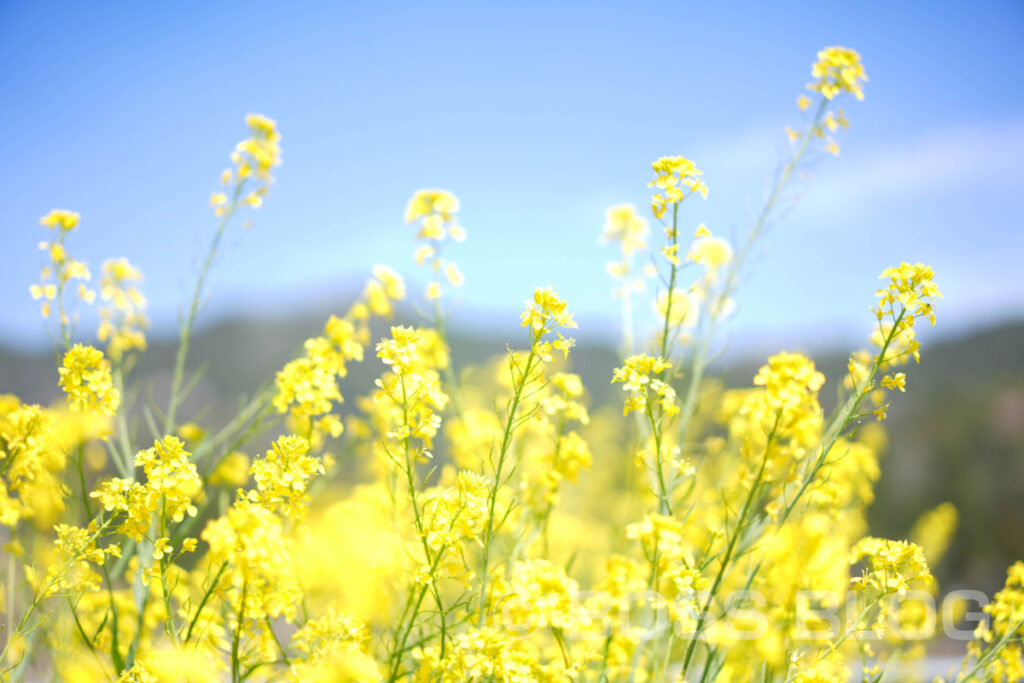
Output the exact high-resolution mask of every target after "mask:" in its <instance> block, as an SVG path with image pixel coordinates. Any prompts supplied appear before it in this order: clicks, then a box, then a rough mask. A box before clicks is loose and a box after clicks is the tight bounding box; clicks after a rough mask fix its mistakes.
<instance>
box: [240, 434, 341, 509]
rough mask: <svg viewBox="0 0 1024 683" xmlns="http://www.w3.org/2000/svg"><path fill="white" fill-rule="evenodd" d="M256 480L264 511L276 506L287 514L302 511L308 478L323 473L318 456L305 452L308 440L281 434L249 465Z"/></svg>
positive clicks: (304, 504)
mask: <svg viewBox="0 0 1024 683" xmlns="http://www.w3.org/2000/svg"><path fill="white" fill-rule="evenodd" d="M249 474H251V475H252V477H253V479H254V480H255V482H256V489H257V491H258V495H257V496H256V497H255V498H254V499H255V500H258V501H259V502H260V503H261V504H262V505H263V506H264V507H266V508H267V509H268V510H271V511H274V510H277V509H278V508H280V509H281V511H282V512H284V514H285V515H286V516H288V517H293V518H298V517H302V516H303V515H304V514H305V513H306V503H307V501H308V500H309V493H307V491H306V489H307V488H308V485H309V484H308V482H309V479H310V478H311V477H312V476H313V475H314V474H324V466H323V463H322V462H321V461H320V459H319V458H316V457H314V456H312V455H310V454H309V442H308V441H307V440H306V439H304V438H302V437H301V436H294V435H292V436H282V437H281V438H280V439H278V440H277V441H275V442H274V444H273V446H272V447H271V449H270V450H269V451H267V453H266V455H265V456H264V457H262V458H257V459H256V460H255V461H253V463H252V467H250V468H249Z"/></svg>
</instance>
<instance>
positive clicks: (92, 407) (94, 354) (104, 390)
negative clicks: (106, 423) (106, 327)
mask: <svg viewBox="0 0 1024 683" xmlns="http://www.w3.org/2000/svg"><path fill="white" fill-rule="evenodd" d="M59 372H60V386H61V388H62V389H63V390H64V393H66V394H67V395H68V403H69V404H70V406H71V409H72V410H80V411H96V412H99V413H102V414H103V415H113V414H115V413H116V412H117V407H118V405H119V404H120V402H121V393H120V392H119V391H118V390H117V389H116V388H114V382H113V379H112V378H111V375H110V363H109V362H108V361H107V359H106V358H104V357H103V352H102V351H100V350H99V349H96V348H94V347H92V346H84V345H82V344H75V345H74V346H73V347H71V349H69V350H68V352H67V353H65V354H64V362H63V364H62V365H61V367H60V369H59Z"/></svg>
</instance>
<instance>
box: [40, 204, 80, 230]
mask: <svg viewBox="0 0 1024 683" xmlns="http://www.w3.org/2000/svg"><path fill="white" fill-rule="evenodd" d="M78 220H79V215H78V214H77V213H75V212H74V211H67V210H65V209H53V210H52V211H50V213H48V214H46V215H45V216H43V217H42V218H40V219H39V224H40V225H43V226H45V227H47V228H57V229H58V230H62V231H64V232H70V231H72V230H74V229H75V228H76V227H77V226H78Z"/></svg>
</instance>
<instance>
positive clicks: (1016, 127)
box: [806, 120, 1024, 212]
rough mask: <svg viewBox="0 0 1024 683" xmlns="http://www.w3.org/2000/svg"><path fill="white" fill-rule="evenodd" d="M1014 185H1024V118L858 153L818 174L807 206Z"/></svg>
mask: <svg viewBox="0 0 1024 683" xmlns="http://www.w3.org/2000/svg"><path fill="white" fill-rule="evenodd" d="M840 144H841V141H840ZM1014 186H1015V187H1017V188H1021V187H1024V120H1018V121H1012V122H1009V123H1002V124H997V125H987V126H980V125H970V126H958V127H953V128H945V129H938V130H931V131H927V132H926V133H925V134H923V135H922V136H920V137H917V138H915V139H913V140H909V141H907V142H906V143H904V144H901V145H897V146H891V147H887V148H882V149H875V150H873V151H870V152H867V153H864V154H861V155H858V158H857V159H855V160H853V161H852V163H849V164H839V165H838V167H837V168H835V169H834V170H830V171H829V173H828V174H827V176H826V177H821V178H819V179H817V180H816V182H815V183H814V189H813V191H812V192H811V193H810V195H809V197H808V198H807V200H808V201H807V204H806V207H807V210H815V209H820V208H825V207H827V209H828V211H829V212H835V210H836V209H837V208H838V207H842V208H844V209H849V208H853V207H855V206H866V205H871V204H877V203H878V202H880V201H884V200H888V199H890V198H892V197H900V198H908V197H911V196H915V195H916V196H920V195H926V194H934V193H938V192H963V191H967V190H968V189H970V188H978V187H986V188H998V187H1014Z"/></svg>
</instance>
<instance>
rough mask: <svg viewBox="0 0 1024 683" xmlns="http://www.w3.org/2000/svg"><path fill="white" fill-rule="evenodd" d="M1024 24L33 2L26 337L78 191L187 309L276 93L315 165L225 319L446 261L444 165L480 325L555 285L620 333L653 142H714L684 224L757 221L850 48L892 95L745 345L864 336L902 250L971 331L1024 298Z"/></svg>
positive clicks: (20, 144) (867, 13) (21, 205)
mask: <svg viewBox="0 0 1024 683" xmlns="http://www.w3.org/2000/svg"><path fill="white" fill-rule="evenodd" d="M1022 35H1024V6H1022V5H1021V4H1020V3H1019V2H991V3H984V4H981V3H958V4H949V3H928V4H924V3H921V4H917V5H911V4H910V3H876V4H859V5H857V6H856V8H854V7H852V6H850V5H843V4H828V3H826V4H821V3H814V4H810V3H808V4H803V5H797V4H781V3H750V4H745V5H733V6H732V7H731V8H730V9H728V10H724V9H716V8H715V7H713V6H712V4H711V3H704V4H690V3H661V4H656V3H650V4H645V3H636V2H633V3H617V4H611V3H547V2H546V3H541V2H538V3H527V2H522V3H500V4H499V3H402V2H389V3H313V2H308V3H270V2H248V3H229V2H218V3H198V2H197V3H131V4H129V3H124V4H121V5H117V6H115V5H114V4H113V3H66V4H59V3H14V2H3V3H0V92H3V93H4V104H3V106H2V107H0V123H2V129H3V130H4V132H5V141H4V145H3V150H4V151H3V155H2V158H0V183H2V187H3V195H4V198H3V201H0V236H2V243H3V248H2V251H0V272H2V273H3V276H2V287H0V341H2V342H5V343H15V344H19V345H22V346H29V345H33V344H37V343H41V342H45V340H46V337H45V335H44V333H43V327H42V323H41V321H40V320H39V318H38V313H37V306H36V304H35V303H34V302H32V301H31V300H30V298H29V296H28V292H27V289H28V285H29V284H30V283H32V282H34V281H35V280H36V278H37V272H38V268H39V266H40V265H41V263H42V261H41V258H42V257H41V254H39V252H38V251H36V248H35V244H36V242H37V241H39V240H40V239H44V238H45V232H44V230H43V229H42V228H40V227H39V226H38V222H37V221H38V218H39V216H41V215H42V214H44V213H46V212H47V211H48V210H49V209H50V208H53V207H62V208H70V209H74V210H76V211H79V212H80V213H81V214H82V224H81V226H80V228H79V230H78V231H77V232H76V233H74V234H73V236H72V239H71V241H70V242H69V249H70V251H71V252H72V253H73V254H75V255H77V256H79V257H82V258H85V259H86V260H87V261H88V262H89V263H90V264H91V265H92V266H93V267H94V269H97V270H98V266H99V264H100V263H101V262H102V260H103V259H104V258H106V257H109V256H128V257H129V258H130V259H131V260H132V261H133V262H135V263H137V264H138V265H139V266H140V267H141V268H142V269H143V271H144V272H145V273H146V278H147V280H146V285H145V290H146V293H147V295H148V297H149V299H150V308H151V313H152V317H153V318H154V320H155V322H156V325H157V327H158V328H160V329H164V330H166V329H169V328H170V327H171V326H172V325H173V324H174V320H175V316H176V314H177V312H178V311H179V310H180V308H181V305H182V301H183V300H184V299H185V296H186V294H187V292H188V289H189V283H190V282H191V278H192V274H193V273H194V264H195V260H196V256H197V254H199V253H200V251H201V250H202V249H203V248H204V247H205V244H206V242H207V240H208V239H209V235H210V234H211V231H212V230H213V227H214V223H213V219H212V216H211V213H210V210H209V208H208V206H207V204H206V202H207V198H208V196H209V193H210V191H211V190H213V189H214V187H215V185H216V181H217V176H218V174H219V172H220V170H221V169H222V168H223V167H224V166H225V163H226V157H227V153H228V152H229V150H230V149H231V147H232V146H233V144H234V143H235V142H236V141H237V140H238V139H240V138H241V137H243V136H244V134H245V130H244V126H243V124H242V117H243V115H244V114H246V113H247V112H261V113H264V114H266V115H268V116H271V117H273V118H275V119H277V120H278V122H279V125H280V129H281V131H282V134H283V149H284V159H285V163H284V165H283V166H282V167H281V168H280V169H279V172H278V174H277V175H278V183H277V185H275V187H274V189H273V191H272V194H271V196H270V197H269V199H268V201H267V203H266V204H265V206H264V208H263V209H261V210H260V211H259V212H258V213H257V214H256V215H255V225H254V227H253V228H252V229H251V230H248V231H244V232H243V231H241V230H237V231H235V232H233V233H232V234H231V237H230V239H229V240H228V249H227V251H226V253H225V255H224V257H223V258H222V259H221V260H220V262H219V263H218V265H217V270H216V272H215V276H214V278H213V280H212V285H213V289H212V295H213V299H212V300H211V303H210V304H209V306H208V308H207V310H206V311H205V313H204V315H205V316H206V320H213V319H215V318H216V317H217V316H219V315H224V314H231V313H254V314H255V313H258V312H262V311H268V310H274V309H276V310H289V309H294V308H295V307H315V306H316V305H319V304H320V303H322V302H324V301H327V300H331V299H334V298H336V297H338V296H340V295H342V294H344V293H345V292H347V291H349V287H351V286H353V285H354V283H356V282H358V281H361V280H362V279H363V278H364V277H365V276H366V275H367V274H368V272H369V269H370V267H371V266H372V264H374V263H387V264H389V265H392V266H394V267H396V268H398V269H400V270H401V271H403V272H404V273H406V274H409V275H412V276H414V277H413V279H414V281H415V276H416V275H417V274H416V273H415V267H414V266H413V264H412V259H411V254H412V250H413V242H412V230H411V229H410V228H408V227H405V226H403V224H402V214H403V211H404V207H405V203H406V201H407V200H408V198H409V196H410V195H411V194H412V192H413V191H414V190H416V189H418V188H421V187H442V188H446V189H449V190H451V191H453V192H454V193H455V194H457V195H458V196H459V197H460V199H461V201H462V206H463V211H462V222H463V224H464V225H465V227H466V228H467V230H468V233H469V239H468V240H467V242H466V243H464V244H462V245H458V247H456V248H455V249H453V250H452V252H451V256H452V257H453V258H455V259H456V260H457V261H458V262H459V264H460V266H461V267H462V269H463V270H464V272H465V274H466V278H467V285H466V287H465V289H464V290H463V291H462V292H461V294H460V301H459V302H458V304H457V306H456V313H455V315H456V320H457V321H458V323H459V324H461V325H464V326H469V325H472V324H477V323H480V322H482V321H486V322H490V323H493V322H495V321H506V320H507V321H514V320H515V318H516V313H517V311H518V310H519V309H520V307H521V304H522V300H523V299H524V298H525V297H526V296H527V295H528V294H529V293H530V292H531V291H532V288H533V287H534V286H535V285H546V284H551V285H553V286H554V287H555V288H556V289H557V290H558V291H559V292H560V293H561V294H563V295H564V296H565V297H566V298H567V299H568V300H569V302H570V306H571V308H572V309H573V310H575V311H577V314H578V318H579V319H580V320H581V321H582V322H583V323H584V330H581V334H585V332H586V326H588V325H589V326H590V328H591V329H607V325H608V321H610V320H612V319H614V316H615V315H616V304H615V303H614V301H613V300H612V299H611V296H610V286H611V285H610V283H609V282H608V280H607V278H606V276H605V274H604V263H605V261H607V260H608V259H609V258H610V254H609V253H607V250H606V249H605V248H603V247H601V246H600V245H598V243H597V237H598V235H599V233H600V231H601V227H602V224H603V216H604V211H605V209H606V208H607V207H608V206H610V205H613V204H618V203H622V202H633V203H635V204H637V206H639V207H641V208H644V207H646V206H647V204H648V201H649V193H648V190H647V188H646V183H647V181H648V180H649V178H650V161H652V160H653V159H654V158H656V157H658V156H661V155H668V154H683V155H685V156H688V157H690V158H692V159H694V160H695V161H696V162H697V164H698V166H700V167H701V168H702V169H703V170H704V172H705V176H706V179H707V182H708V185H709V186H710V188H711V194H710V197H709V199H708V201H706V202H703V203H688V204H690V205H689V206H688V208H687V210H686V212H685V215H684V219H683V220H684V223H683V225H684V226H685V225H687V224H692V226H694V227H695V226H696V225H697V224H698V223H700V222H706V223H707V224H708V226H709V227H710V228H711V229H712V230H713V231H714V232H715V233H717V234H722V235H736V236H740V235H743V234H745V232H746V231H747V230H748V229H749V227H750V224H751V220H752V216H753V215H755V214H756V212H757V210H758V208H759V206H760V203H761V200H762V199H763V196H764V193H765V190H766V187H767V184H768V182H769V180H770V178H771V175H772V172H773V170H774V168H775V166H776V165H777V163H778V161H779V160H780V158H781V154H782V150H784V149H785V136H784V134H783V128H784V126H785V125H787V124H798V123H799V122H800V120H801V119H800V115H799V112H798V111H797V110H796V107H795V105H794V100H795V97H796V95H797V94H799V93H800V92H801V90H802V88H803V86H804V84H805V83H806V82H807V81H808V80H809V69H810V64H811V62H812V61H813V59H814V56H815V53H816V52H817V50H818V49H820V48H821V47H824V46H826V45H847V46H850V47H854V48H856V49H858V50H859V51H860V52H861V54H862V55H863V58H864V62H865V65H866V69H867V72H868V74H869V76H870V79H871V80H870V82H869V83H868V84H867V88H866V93H867V96H866V99H865V101H864V102H855V101H851V102H849V103H848V104H847V107H846V108H847V112H848V116H849V118H850V120H851V122H852V125H851V127H850V129H849V130H847V131H845V132H843V133H842V135H841V137H840V139H839V143H840V146H841V148H842V154H841V156H840V157H839V158H838V159H834V158H831V157H829V158H821V159H820V160H819V162H818V163H816V164H814V165H813V167H811V168H809V169H808V170H809V171H810V172H811V176H810V177H808V178H806V179H804V180H802V181H801V183H800V184H799V185H797V186H794V187H793V192H792V193H790V194H791V196H796V195H799V198H798V200H797V201H795V202H793V203H792V204H791V208H790V210H789V211H788V212H787V216H786V217H785V219H784V220H782V221H780V222H778V223H777V224H776V225H774V226H773V228H772V231H771V234H770V235H769V236H768V238H767V239H766V240H765V241H764V242H762V243H761V245H760V246H759V248H758V250H757V253H756V254H755V258H754V259H753V260H752V261H751V263H750V267H749V268H748V270H747V272H746V281H745V283H744V288H743V290H742V291H741V294H740V297H739V304H740V308H739V311H738V314H737V318H736V320H735V327H734V330H735V331H734V336H735V339H736V343H737V344H739V345H743V344H744V343H747V342H749V341H750V340H758V341H760V342H765V343H770V344H777V345H793V344H809V343H813V342H815V341H822V342H824V341H831V340H835V339H837V338H840V337H842V338H844V339H846V338H850V337H851V336H856V335H861V334H863V333H864V332H865V331H866V330H867V329H868V328H869V326H870V317H869V316H870V314H869V313H868V311H867V307H868V306H869V305H870V303H871V302H872V299H873V293H874V290H875V288H876V279H875V278H876V276H877V274H878V273H879V272H880V271H881V270H882V269H883V268H884V267H886V266H887V265H890V264H893V263H896V262H898V261H900V260H910V261H924V262H927V263H929V264H931V265H933V266H934V267H935V270H936V274H937V275H936V277H937V281H938V283H939V285H940V286H941V287H942V289H943V291H944V292H945V294H946V299H945V301H944V302H943V306H942V308H941V309H940V318H941V320H940V324H941V325H942V329H943V330H944V331H945V333H947V334H954V333H957V332H960V331H966V330H967V329H970V328H971V327H972V326H975V325H978V324H985V323H988V322H992V321H995V320H1001V319H1005V318H1012V317H1018V316H1021V315H1024V277H1021V275H1020V274H1019V268H1020V263H1021V260H1022V258H1024V202H1022V198H1024V192H1022V189H1024V88H1022V87H1021V85H1020V83H1021V82H1022V76H1024V41H1022V40H1020V37H1021V36H1022Z"/></svg>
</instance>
